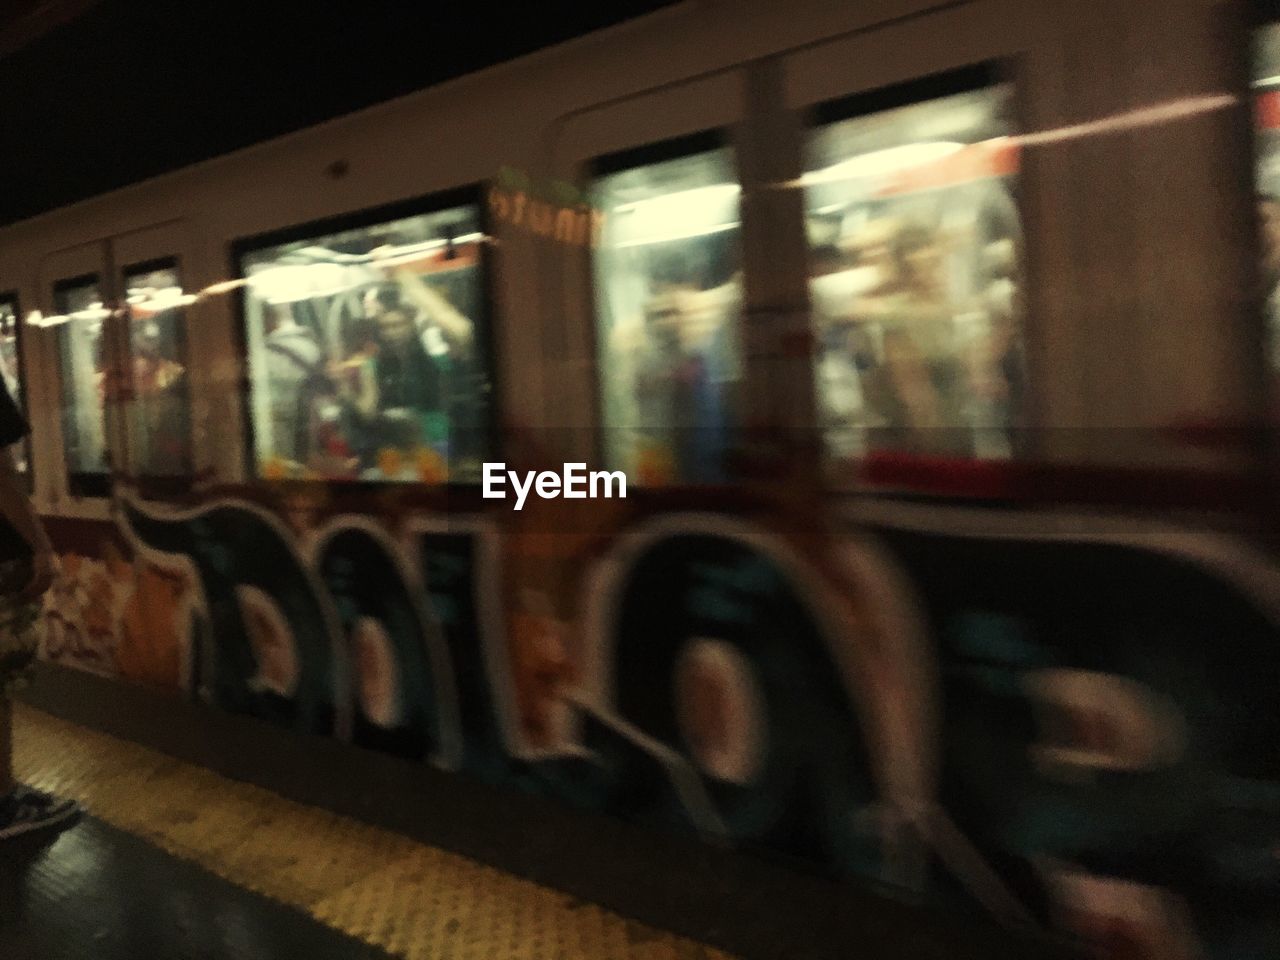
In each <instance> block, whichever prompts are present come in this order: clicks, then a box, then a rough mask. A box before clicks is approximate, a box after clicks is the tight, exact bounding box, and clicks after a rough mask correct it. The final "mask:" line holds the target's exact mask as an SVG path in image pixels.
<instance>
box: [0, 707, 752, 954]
mask: <svg viewBox="0 0 1280 960" xmlns="http://www.w3.org/2000/svg"><path fill="white" fill-rule="evenodd" d="M14 713H15V717H14V721H15V728H16V730H15V732H16V744H15V746H16V757H15V766H16V768H17V773H18V775H19V777H20V778H21V779H22V780H24V781H26V782H28V783H31V784H33V785H35V786H38V787H40V788H42V789H45V790H51V791H53V792H55V793H60V794H64V795H68V796H72V797H75V798H76V799H77V800H79V801H80V802H81V803H82V804H84V806H85V808H86V809H87V810H88V811H89V812H90V813H92V814H93V815H94V816H96V817H98V818H99V819H101V820H103V821H105V822H107V823H108V824H110V825H111V826H114V827H117V828H119V829H121V830H125V831H127V832H129V833H131V834H134V835H135V836H138V837H142V838H143V839H145V840H148V841H150V842H151V843H153V844H155V845H156V846H158V847H160V848H161V849H163V850H164V851H166V852H167V853H169V854H172V855H173V856H176V857H181V858H183V859H185V860H189V861H192V862H194V863H196V864H198V865H200V866H201V867H203V868H204V869H206V870H208V871H210V872H211V873H214V874H217V875H218V876H221V877H223V878H224V879H227V880H230V881H231V882H232V883H235V884H237V885H238V886H242V887H244V888H246V889H249V890H254V891H257V892H259V893H262V894H265V895H267V896H269V897H272V898H273V899H276V900H279V901H280V902H282V903H287V904H290V905H292V906H295V907H298V908H300V909H302V910H305V911H306V912H307V913H309V914H311V916H313V917H315V918H316V919H317V920H319V921H320V922H322V923H324V924H327V925H328V926H330V927H332V928H334V929H336V930H340V931H342V932H343V933H346V934H349V935H351V936H353V937H356V938H358V939H360V940H362V941H364V942H365V943H368V944H371V945H373V946H377V947H380V948H382V949H384V950H386V951H387V952H388V953H391V954H394V955H396V956H399V957H405V958H410V960H614V958H617V960H624V958H626V960H632V958H633V960H732V958H730V956H729V955H728V954H725V953H722V952H720V951H718V950H713V949H712V948H710V947H706V946H704V945H702V944H699V943H696V942H694V941H691V940H687V939H684V938H681V937H677V936H675V935H673V934H669V933H665V932H662V931H659V930H656V929H653V928H651V927H647V926H644V925H642V924H638V923H634V922H632V921H629V920H627V919H625V918H624V917H621V916H619V915H617V914H615V913H612V912H610V911H608V910H604V909H602V908H600V907H597V906H594V905H591V904H586V903H583V902H582V901H579V900H576V899H574V898H573V897H570V896H567V895H566V894H562V893H558V892H556V891H554V890H549V889H547V888H545V887H540V886H538V885H537V884H535V883H531V882H529V881H527V880H522V879H520V878H518V877H514V876H511V875H510V874H507V873H503V872H502V871H500V870H495V869H493V868H491V867H486V866H484V865H482V864H479V863H476V862H475V861H472V860H468V859H467V858H465V857H461V856H458V855H457V854H453V853H448V852H446V851H443V850H439V849H436V848H434V847H429V846H426V845H424V844H421V843H417V842H416V841H413V840H410V839H409V838H407V837H403V836H400V835H399V834H395V833H391V832H389V831H386V830H381V829H378V828H376V827H371V826H368V825H366V824H362V823H359V822H357V821H354V820H350V819H348V818H345V817H340V816H337V815H336V814H332V813H329V812H327V811H324V810H320V809H317V808H315V807H308V806H304V805H302V804H298V803H294V802H292V801H290V800H285V799H284V798H282V797H280V796H278V795H276V794H273V793H271V792H270V791H267V790H263V789H261V788H259V787H255V786H252V785H250V784H245V783H239V782H237V781H234V780H228V779H226V778H224V777H220V776H218V775H216V774H214V773H211V772H209V771H208V770H205V769H203V768H200V767H195V766H191V765H189V764H185V763H181V762H179V761H177V760H173V759H171V758H169V757H166V756H164V755H163V754H160V753H157V752H155V751H152V750H148V749H147V748H145V747H141V746H139V745H137V744H133V743H129V742H127V741H123V740H118V739H115V738H114V737H109V736H106V735H105V734H101V733H97V732H95V731H92V730H88V729H85V728H83V727H78V726H76V725H74V724H71V723H67V722H66V721H63V720H58V719H56V718H54V717H51V716H49V715H48V714H45V713H42V712H40V711H38V710H35V709H32V708H31V707H26V706H23V705H20V704H19V705H15V708H14Z"/></svg>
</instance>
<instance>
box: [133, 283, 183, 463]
mask: <svg viewBox="0 0 1280 960" xmlns="http://www.w3.org/2000/svg"><path fill="white" fill-rule="evenodd" d="M125 293H126V302H127V303H128V305H129V357H130V363H131V367H132V373H133V380H132V387H133V389H132V392H131V395H130V402H129V406H128V410H129V440H130V446H131V449H132V452H133V457H134V464H135V466H134V469H135V471H136V472H137V473H138V474H139V475H141V476H146V477H166V476H187V475H190V473H191V469H192V460H191V415H190V399H189V397H190V393H189V386H188V379H187V330H186V318H185V314H184V311H183V305H184V303H185V299H184V296H183V292H182V285H181V283H180V281H179V279H178V271H177V270H176V269H174V268H172V267H164V268H159V269H151V270H145V269H144V270H135V271H130V272H128V273H127V274H126V276H125Z"/></svg>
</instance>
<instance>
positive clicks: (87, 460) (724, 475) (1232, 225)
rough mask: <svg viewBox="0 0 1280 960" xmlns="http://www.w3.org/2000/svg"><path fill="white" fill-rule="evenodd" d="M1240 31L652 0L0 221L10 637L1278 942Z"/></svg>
mask: <svg viewBox="0 0 1280 960" xmlns="http://www.w3.org/2000/svg"><path fill="white" fill-rule="evenodd" d="M1270 38H1271V33H1270V32H1269V28H1268V27H1267V26H1266V25H1265V24H1264V23H1259V22H1255V19H1254V17H1253V14H1252V12H1251V11H1249V10H1246V9H1244V8H1243V7H1240V8H1236V7H1235V6H1232V5H1229V4H1228V5H1221V4H1216V3H1209V2H1199V0H1178V2H1173V3H1168V2H1166V3H1161V4H1155V3H1147V2H1132V3H1126V4H1111V3H1104V2H1101V0H1099V2H1092V0H1090V2H1084V3H1073V4H1057V3H1053V2H1050V0H1038V2H1024V3H1015V2H1012V0H973V2H960V3H954V2H949V3H934V2H929V0H917V2H907V0H868V2H863V3H858V4H849V3H826V2H818V0H814V2H802V3H796V4H789V5H777V4H771V3H765V2H755V0H748V2H742V3H734V4H730V3H727V2H710V0H708V2H690V3H686V4H682V5H677V6H675V7H672V8H669V9H667V10H665V11H663V12H660V13H658V14H654V15H652V16H650V17H647V18H644V19H642V20H640V21H637V22H635V23H631V24H627V25H624V26H622V27H618V28H615V29H612V30H609V31H605V32H602V33H601V34H598V35H595V36H591V37H588V38H585V39H582V40H580V41H576V42H574V43H571V44H567V45H564V46H563V47H559V48H556V49H554V50H550V51H545V52H543V53H540V54H537V55H534V56H531V57H528V58H525V59H523V60H521V61H518V62H515V63H512V64H509V65H506V66H503V67H500V68H495V69H492V70H489V71H485V72H483V73H479V74H476V75H473V76H469V77H465V78H462V79H460V80H457V81H453V82H450V83H448V84H444V85H442V86H440V87H438V88H434V89H431V90H428V91H424V92H422V93H420V94H415V95H412V96H409V97H406V98H403V99H400V100H396V101H393V102H390V103H387V104H384V105H382V106H379V107H377V108H374V109H371V110H368V111H364V112H362V113H359V114H356V115H353V116H351V117H347V118H343V119H340V120H336V121H333V122H331V123H328V124H325V125H323V126H321V127H318V128H315V129H312V130H308V131H304V132H302V133H298V134H295V135H291V136H289V137H285V138H282V139H280V140H278V141H273V142H270V143H266V144H263V145H260V146H258V147H255V148H252V149H250V150H246V151H242V152H240V153H237V154H234V155H231V156H228V157H225V158H221V159H218V160H215V161H210V162H208V163H204V164H201V165H199V166H196V167H193V168H190V169H188V170H185V171H180V172H178V173H174V174H172V175H168V176H165V177H161V178H158V179H156V180H153V181H148V182H145V183H142V184H138V185H136V186H133V187H130V188H128V189H125V190H121V191H118V192H116V193H113V194H110V195H107V196H103V197H100V198H97V199H94V200H91V201H88V202H85V203H82V204H78V205H76V206H74V207H71V208H67V209H63V210H59V211H54V212H52V213H49V214H46V215H43V216H41V217H38V218H36V219H33V220H30V221H27V222H24V223H20V224H16V225H13V226H10V227H7V228H4V229H3V230H0V291H3V292H5V296H4V297H2V298H0V302H3V303H4V304H6V305H7V311H8V312H7V313H0V319H2V320H4V321H5V333H6V340H5V345H6V347H7V349H8V350H9V351H10V355H11V356H10V360H11V364H10V368H9V373H10V374H11V384H12V388H13V389H14V390H15V392H17V393H19V394H20V395H21V397H22V399H23V402H24V404H25V406H26V409H27V410H28V412H29V416H30V419H31V421H32V424H33V434H32V440H31V443H30V444H29V445H28V447H27V448H26V449H25V450H24V452H23V453H22V458H23V461H24V463H25V469H26V470H27V472H28V475H29V477H30V478H31V482H32V489H33V493H34V496H35V498H36V501H37V503H38V504H39V506H40V508H41V511H42V513H43V514H44V515H45V516H46V517H47V519H48V523H49V527H50V531H51V533H52V535H53V536H54V539H55V542H56V543H57V544H58V546H59V549H60V550H61V551H62V569H61V575H60V577H59V580H58V582H57V584H56V585H55V588H54V590H53V591H52V592H51V594H50V595H49V599H48V601H47V609H46V614H45V618H44V621H43V623H42V625H41V629H40V633H41V648H42V653H43V656H44V657H45V658H47V659H48V660H51V661H54V662H57V663H62V664H67V665H72V666H76V667H80V668H83V669H87V670H91V671H94V672H96V673H101V674H105V675H108V676H111V677H117V678H119V679H120V680H121V681H122V682H136V683H144V684H148V685H151V686H154V687H158V688H162V689H166V690H170V691H172V692H173V693H174V695H175V696H183V697H190V698H196V699H200V700H203V701H206V702H208V703H211V704H214V705H217V706H219V707H221V708H224V709H226V710H229V711H233V712H236V713H240V714H245V715H248V716H252V717H257V718H260V719H261V720H262V721H263V722H267V723H274V724H279V725H282V726H285V727H287V728H290V729H294V730H298V731H301V732H306V733H309V734H319V735H323V736H330V737H334V738H337V739H340V740H343V741H347V742H351V743H353V744H356V745H358V746H361V747H365V748H369V749H373V750H380V751H385V752H390V753H393V754H396V755H399V756H403V757H407V758H412V759H416V760H421V761H422V762H423V763H430V764H435V765H437V766H439V767H441V768H443V769H446V770H450V771H456V772H457V773H458V774H459V775H469V776H473V777H479V778H482V779H484V780H486V781H489V782H491V783H495V784H500V785H509V786H511V787H512V789H524V790H530V791H534V792H538V793H543V794H547V795H551V796H555V797H558V798H561V799H563V800H566V801H568V802H570V803H574V804H579V805H581V806H582V807H585V808H589V809H592V810H600V811H607V812H611V813H615V814H617V815H618V816H621V817H625V818H628V819H630V820H634V821H637V822H640V823H643V824H645V825H650V826H652V827H653V828H654V829H660V830H672V831H682V832H687V833H691V834H697V835H701V836H704V837H706V838H708V839H709V840H717V841H728V842H729V843H731V844H733V845H734V846H736V847H739V848H741V849H744V850H750V851H755V852H758V853H759V854H760V855H761V856H770V857H782V858H787V859H791V860H794V861H796V863H797V868H798V869H816V870H821V871H826V872H830V873H833V874H837V875H839V876H842V877H844V878H847V880H848V882H850V883H874V884H883V885H885V886H886V888H887V889H890V890H898V891H901V892H902V893H903V894H904V895H906V896H911V897H914V898H919V899H921V900H922V901H923V902H925V903H928V904H935V905H938V906H940V907H941V906H947V907H951V906H955V905H957V904H959V905H962V906H963V907H965V908H967V909H972V910H974V911H981V912H985V913H989V914H992V915H995V916H997V917H999V918H1000V919H1002V920H1004V921H1007V922H1008V923H1010V924H1019V923H1023V922H1027V921H1030V922H1032V923H1035V924H1040V925H1043V926H1044V927H1046V928H1048V929H1053V930H1056V931H1061V932H1067V933H1071V934H1075V935H1080V936H1083V937H1085V938H1088V939H1090V940H1092V941H1093V942H1095V943H1096V944H1098V945H1099V946H1100V947H1102V948H1103V949H1104V951H1110V952H1105V953H1104V955H1108V956H1110V955H1115V956H1120V955H1124V956H1150V957H1188V958H1189V957H1193V956H1206V957H1221V958H1227V957H1233V958H1235V957H1258V958H1262V957H1266V956H1274V955H1276V954H1277V952H1280V914H1278V913H1277V911H1276V910H1275V902H1276V897H1277V893H1280V858H1278V857H1277V850H1280V754H1278V753H1277V746H1276V745H1277V743H1280V707H1277V696H1276V694H1277V691H1278V690H1280V646H1278V645H1277V643H1276V640H1277V636H1278V630H1280V566H1278V565H1277V559H1276V554H1275V549H1274V530H1273V526H1272V525H1273V523H1274V518H1275V516H1277V513H1276V510H1275V503H1274V502H1273V499H1274V496H1275V493H1274V491H1275V489H1276V487H1275V480H1276V479H1277V475H1276V471H1275V467H1276V462H1275V460H1274V456H1273V446H1274V444H1273V440H1274V434H1273V430H1272V428H1271V427H1270V426H1268V424H1270V423H1271V422H1272V421H1271V419H1270V418H1269V416H1268V411H1269V401H1268V395H1269V392H1270V390H1271V389H1272V386H1271V373H1270V366H1269V360H1268V350H1267V347H1266V344H1267V342H1268V341H1267V336H1268V325H1267V323H1266V322H1265V319H1266V317H1267V315H1268V304H1267V297H1266V296H1265V295H1263V294H1255V293H1254V292H1253V291H1264V290H1265V288H1266V283H1267V281H1268V279H1269V263H1268V260H1267V256H1266V249H1265V248H1266V244H1265V243H1262V244H1261V245H1260V242H1259V237H1260V236H1261V237H1263V239H1264V240H1265V238H1266V236H1267V233H1266V228H1267V222H1268V221H1267V217H1268V212H1267V207H1266V199H1265V194H1266V193H1267V189H1268V188H1267V184H1266V180H1267V178H1268V177H1269V176H1270V174H1269V168H1268V166H1267V158H1268V157H1269V154H1268V152H1267V151H1268V149H1269V143H1270V141H1269V130H1270V126H1269V124H1268V121H1267V116H1268V115H1269V114H1268V113H1267V104H1268V103H1269V102H1270V101H1269V100H1268V98H1267V88H1266V83H1267V78H1268V75H1269V74H1268V65H1267V59H1268V57H1267V51H1268V50H1270V49H1271V48H1270V46H1269V43H1270ZM1277 60H1278V61H1280V57H1278V58H1277ZM1257 84H1261V85H1262V91H1261V94H1260V96H1259V95H1256V94H1255V87H1256V85H1257ZM1255 105H1258V109H1257V111H1256V113H1255ZM1277 213H1278V217H1277V223H1280V207H1277ZM894 271H898V272H896V273H895V272H894ZM912 278H914V279H912ZM929 278H932V280H930V279H929ZM930 283H933V287H930V286H929V284H930ZM895 284H897V285H896V286H895ZM911 284H916V286H912V285H911ZM851 305H852V306H851ZM673 317H674V318H676V319H674V320H673V319H672V318H673ZM928 317H934V318H935V319H933V320H926V319H922V318H928ZM938 317H941V318H942V319H936V318H938ZM423 318H427V319H426V320H425V321H424V319H423ZM635 318H640V319H639V321H638V322H634V323H633V322H632V321H633V320H635ZM726 318H727V319H726ZM930 324H932V325H931V326H930ZM926 329H927V330H929V331H932V332H931V333H929V334H928V335H926V334H924V333H922V332H921V331H925V330H926ZM406 331H408V332H406ZM637 331H639V332H637ZM664 331H666V334H664ZM671 331H674V333H672V332H671ZM663 335H668V336H669V339H670V340H671V341H672V342H673V343H675V344H676V347H673V348H672V349H674V350H676V353H677V354H678V355H679V357H680V360H679V365H678V366H675V367H672V368H671V369H666V368H662V367H661V364H660V363H659V360H660V358H661V356H664V355H663V354H661V350H660V348H659V347H658V346H654V344H655V343H659V342H665V341H660V338H661V336H663ZM655 338H657V339H655ZM406 344H409V345H410V346H405V345H406ZM673 363H674V361H673ZM672 370H674V371H675V372H672ZM655 371H656V372H655ZM664 391H665V392H664ZM391 398H395V399H391ZM441 398H443V399H441ZM725 411H731V413H726V412H725ZM405 437H409V438H410V439H409V440H405V439H404V438H405ZM499 461H500V462H502V463H504V464H506V465H507V466H508V467H510V469H512V470H516V471H520V472H523V471H530V470H535V471H536V470H551V471H556V472H559V471H560V470H561V469H562V467H563V465H564V464H567V463H582V464H583V465H584V467H586V468H589V469H607V470H615V469H617V470H621V471H622V472H623V473H624V474H625V475H626V477H627V480H628V483H629V488H628V490H627V496H626V497H625V498H615V499H599V498H598V499H591V498H585V499H565V498H557V499H544V498H542V497H538V496H533V497H530V498H528V500H527V501H526V502H525V503H524V504H523V506H522V509H520V510H518V511H517V510H515V509H513V507H514V504H513V502H512V501H511V500H509V499H508V500H499V499H490V498H486V497H485V496H483V493H482V489H481V487H482V485H481V480H480V475H481V469H482V465H483V464H484V463H487V462H499ZM1126 951H1127V952H1126Z"/></svg>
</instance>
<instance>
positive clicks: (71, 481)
mask: <svg viewBox="0 0 1280 960" xmlns="http://www.w3.org/2000/svg"><path fill="white" fill-rule="evenodd" d="M109 278H110V271H108V270H106V269H100V270H90V271H86V272H84V273H79V274H76V275H75V276H70V277H61V278H59V279H57V280H54V281H53V284H52V285H51V288H50V289H51V290H52V292H53V298H54V304H55V306H56V305H57V303H58V297H59V296H60V295H61V294H63V293H64V292H66V291H67V290H72V289H75V288H77V287H83V286H86V285H88V284H94V285H95V286H96V287H97V288H98V294H99V296H102V297H104V298H105V299H104V300H103V304H104V306H105V305H106V304H107V302H108V301H109V300H110V295H109V294H108V293H107V290H106V286H105V284H106V281H107V280H108V279H109ZM59 309H60V308H59ZM107 309H108V310H110V307H108V308H107ZM113 315H114V314H109V315H108V316H107V317H106V318H105V319H104V321H103V323H104V330H103V338H104V340H105V341H106V350H107V360H106V362H105V366H106V368H107V370H108V371H109V370H110V368H111V367H113V366H114V365H115V364H114V361H113V359H112V356H111V353H112V348H111V332H110V330H111V328H110V326H109V324H110V321H111V319H112V317H113ZM57 361H58V404H59V411H60V413H59V416H60V420H61V425H62V430H61V434H62V449H61V451H60V453H61V456H62V462H63V468H64V469H63V476H64V477H65V478H66V484H67V493H68V494H70V495H71V496H72V497H73V498H76V499H89V498H96V499H106V498H107V497H109V496H110V495H111V485H112V470H113V469H114V461H115V456H116V450H115V444H114V443H113V442H112V434H113V431H112V430H111V424H110V423H109V422H108V420H109V417H108V413H109V407H110V405H109V402H108V400H107V399H105V398H104V400H103V404H102V417H103V441H102V443H103V454H104V457H105V459H106V461H107V463H106V469H105V470H102V471H96V470H73V469H72V468H71V458H70V456H69V455H68V450H67V444H68V439H69V438H68V436H67V430H66V412H65V411H66V405H67V383H68V380H67V371H66V369H65V368H64V365H63V355H62V343H61V338H59V343H58V347H57Z"/></svg>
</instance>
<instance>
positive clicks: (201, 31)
mask: <svg viewBox="0 0 1280 960" xmlns="http://www.w3.org/2000/svg"><path fill="white" fill-rule="evenodd" d="M672 2H674V0H609V2H608V3H600V4H593V3H584V2H582V0H541V2H538V3H495V4H479V3H466V2H462V3H440V2H424V0H330V2H326V0H310V2H300V0H258V2H249V0H183V2H166V3H157V2H145V0H98V2H87V0H61V2H60V3H59V0H53V2H45V3H43V4H41V3H38V2H35V0H0V124H2V129H3V136H4V144H5V146H6V148H7V149H4V150H3V151H0V184H3V185H4V187H5V188H4V189H3V190H0V223H11V222H13V221H15V220H19V219H23V218H25V217H29V216H33V215H35V214H37V213H41V212H43V211H46V210H50V209H53V208H56V207H60V206H64V205H66V204H68V203H72V202H75V201H77V200H82V199H85V198H86V197H90V196H93V195H95V194H98V193H102V192H104V191H107V190H111V189H114V188H116V187H120V186H124V185H127V184H129V183H133V182H136V181H138V180H142V179H145V178H147V177H150V176H154V175H156V174H159V173H163V172H166V171H169V170H173V169H176V168H179V167H183V166H186V165H187V164H190V163H195V162H197V161H200V160H204V159H208V158H209V157H213V156H217V155H219V154H222V153H226V152H229V151H231V150H235V149H237V148H240V147H244V146H248V145H250V144H253V143H256V142H259V141H261V140H265V139H269V138H271V137H274V136H278V135H280V134H283V133H287V132H289V131H291V130H297V129H300V128H303V127H307V126H310V125H312V124H315V123H319V122H321V121H323V120H327V119H329V118H331V117H335V116H340V115H342V114H344V113H349V112H351V111H353V110H358V109H360V108H361V107H365V106H369V105H371V104H374V103H378V102H380V101H382V100H386V99H389V98H391V97H395V96H398V95H401V94H404V93H409V92H411V91H413V90H417V89H421V88H423V87H426V86H430V85H432V84H435V83H439V82H441V81H443V80H447V79H449V78H451V77H456V76H460V75H462V74H464V73H469V72H472V71H474V70H478V69H481V68H483V67H486V66H490V65H492V64H496V63H501V62H502V61H505V60H510V59H512V58H514V57H518V56H521V55H523V54H525V53H529V52H531V51H533V50H537V49H540V48H542V47H546V46H550V45H553V44H555V43H559V42H561V41H564V40H568V39H571V38H572V37H575V36H579V35H581V34H584V33H589V32H591V31H592V30H596V29H600V28H601V27H605V26H608V25H610V24H613V23H619V22H621V21H623V20H628V19H631V18H633V17H635V16H638V15H641V14H644V13H647V12H650V11H652V10H655V9H657V8H659V7H664V6H668V5H670V4H671V3H672ZM60 5H61V6H62V7H63V13H62V16H61V18H60V19H59V18H58V17H55V16H53V13H51V11H53V12H54V13H56V8H57V7H59V6H60ZM41 18H43V21H41ZM38 21H40V27H41V29H42V30H43V33H42V34H41V33H40V31H38V30H36V29H33V28H32V24H33V23H37V22H38ZM61 21H68V22H61ZM6 22H7V23H8V26H7V28H6V27H4V25H5V23H6ZM15 37H16V38H17V39H15ZM14 47H17V49H13V48H14Z"/></svg>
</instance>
